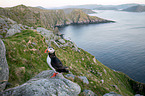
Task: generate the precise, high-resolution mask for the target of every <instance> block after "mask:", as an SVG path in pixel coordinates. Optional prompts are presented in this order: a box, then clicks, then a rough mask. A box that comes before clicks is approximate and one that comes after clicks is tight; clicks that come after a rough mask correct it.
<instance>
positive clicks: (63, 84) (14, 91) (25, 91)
mask: <svg viewBox="0 0 145 96" xmlns="http://www.w3.org/2000/svg"><path fill="white" fill-rule="evenodd" d="M52 75H53V71H52V70H47V71H43V72H41V73H40V74H38V75H37V76H35V77H34V78H32V79H31V80H29V81H28V82H26V83H25V84H23V85H20V86H17V87H14V88H11V89H8V90H6V91H4V92H2V93H1V94H0V95H2V96H77V95H78V94H79V93H80V91H81V88H80V86H79V85H78V84H76V83H73V82H72V81H70V80H68V79H65V78H64V77H63V75H62V74H61V73H60V74H58V75H57V76H56V77H53V78H50V77H51V76H52Z"/></svg>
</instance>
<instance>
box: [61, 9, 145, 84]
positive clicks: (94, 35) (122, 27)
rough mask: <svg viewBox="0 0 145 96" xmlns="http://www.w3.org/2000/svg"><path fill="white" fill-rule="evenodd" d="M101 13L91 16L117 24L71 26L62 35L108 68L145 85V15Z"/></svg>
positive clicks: (65, 28)
mask: <svg viewBox="0 0 145 96" xmlns="http://www.w3.org/2000/svg"><path fill="white" fill-rule="evenodd" d="M97 12H98V13H95V14H90V15H92V16H98V17H102V18H105V19H109V20H114V21H116V23H106V24H88V25H70V26H66V27H64V28H60V32H61V33H63V34H65V38H69V37H70V38H71V40H72V41H74V42H75V43H76V44H77V45H78V47H80V48H82V49H84V50H86V51H88V52H89V53H91V54H92V55H94V56H95V57H96V58H97V59H98V60H99V61H100V62H102V63H103V64H104V65H106V66H108V67H109V68H111V69H114V70H117V71H121V72H124V73H126V74H127V75H129V76H130V77H131V78H133V79H134V80H136V81H139V82H143V83H145V12H144V13H132V12H121V11H97Z"/></svg>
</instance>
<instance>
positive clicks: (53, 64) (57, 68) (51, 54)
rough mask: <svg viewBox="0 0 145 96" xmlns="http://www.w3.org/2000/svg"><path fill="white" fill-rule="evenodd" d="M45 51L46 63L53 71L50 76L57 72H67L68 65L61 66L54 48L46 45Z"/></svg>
mask: <svg viewBox="0 0 145 96" xmlns="http://www.w3.org/2000/svg"><path fill="white" fill-rule="evenodd" d="M45 53H48V56H47V63H48V65H49V67H50V68H51V69H52V70H53V71H54V74H53V76H51V78H52V77H55V76H56V75H57V74H58V73H61V72H65V73H69V70H67V69H68V67H65V66H63V64H62V62H61V61H60V60H59V59H58V58H57V57H56V55H55V50H54V49H53V48H52V47H48V48H47V49H46V50H45Z"/></svg>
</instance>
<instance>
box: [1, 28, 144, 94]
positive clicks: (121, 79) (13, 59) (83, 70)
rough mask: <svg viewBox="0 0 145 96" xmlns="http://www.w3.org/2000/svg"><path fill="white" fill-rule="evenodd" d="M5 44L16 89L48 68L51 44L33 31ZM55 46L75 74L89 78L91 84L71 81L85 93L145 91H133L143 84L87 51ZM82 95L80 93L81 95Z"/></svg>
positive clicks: (17, 36) (24, 32)
mask: <svg viewBox="0 0 145 96" xmlns="http://www.w3.org/2000/svg"><path fill="white" fill-rule="evenodd" d="M3 41H4V43H5V46H6V50H7V51H6V52H7V53H6V57H7V62H8V65H9V70H10V77H9V82H10V83H12V84H13V86H17V85H20V84H22V83H25V82H26V81H28V80H29V79H30V78H32V77H33V76H35V75H36V74H38V73H39V72H41V71H43V70H48V69H49V67H48V65H47V63H46V58H47V54H45V53H44V51H45V49H46V48H47V46H48V45H47V44H46V43H45V38H44V37H43V36H42V35H41V34H39V33H37V32H33V31H32V30H23V31H22V32H21V33H17V34H15V35H13V36H12V37H7V38H5V39H4V40H3ZM66 42H70V41H66ZM52 47H54V49H55V50H56V55H57V57H58V58H59V59H60V60H61V61H62V63H63V64H64V65H65V66H68V67H69V70H70V71H71V72H72V73H73V74H74V75H76V76H86V77H87V78H88V80H89V84H85V83H83V82H82V80H80V79H79V78H77V77H76V78H75V79H74V80H73V79H72V78H68V79H70V80H72V81H74V82H76V83H77V84H79V85H80V86H81V89H82V91H83V89H88V90H92V91H93V92H95V93H96V94H97V95H98V96H102V95H103V94H105V93H108V92H112V91H113V92H115V93H118V94H121V95H123V96H133V94H135V92H138V91H139V92H140V93H141V92H142V94H144V90H143V89H139V87H135V88H136V89H135V90H134V89H133V87H134V85H135V86H142V88H143V87H144V85H143V84H141V83H137V82H135V81H133V80H132V79H130V78H129V77H128V76H126V75H125V74H123V73H121V72H116V71H113V70H111V69H109V68H108V67H106V66H104V65H103V64H102V63H100V62H99V61H97V60H96V59H95V57H94V56H92V55H91V54H89V53H88V52H86V51H84V50H82V49H80V48H79V50H80V52H78V51H74V50H73V49H72V47H64V48H58V47H57V46H55V44H53V43H52ZM13 86H11V87H13ZM137 88H138V89H137ZM82 95H83V93H82V92H81V93H80V96H82Z"/></svg>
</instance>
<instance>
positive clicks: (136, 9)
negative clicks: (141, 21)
mask: <svg viewBox="0 0 145 96" xmlns="http://www.w3.org/2000/svg"><path fill="white" fill-rule="evenodd" d="M122 11H128V12H145V6H142V5H137V6H132V7H129V8H126V9H123V10H122Z"/></svg>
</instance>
